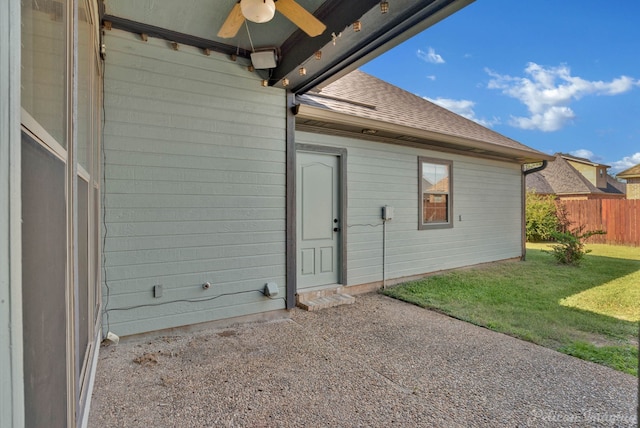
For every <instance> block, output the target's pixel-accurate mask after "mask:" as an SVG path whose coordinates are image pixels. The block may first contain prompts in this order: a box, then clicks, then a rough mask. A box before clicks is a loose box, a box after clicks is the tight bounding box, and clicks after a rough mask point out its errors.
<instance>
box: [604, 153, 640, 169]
mask: <svg viewBox="0 0 640 428" xmlns="http://www.w3.org/2000/svg"><path fill="white" fill-rule="evenodd" d="M638 164H640V152H636V153H634V154H632V155H631V156H625V157H623V158H622V159H621V160H619V161H615V162H611V169H610V172H611V173H613V174H616V173H618V172H620V171H624V170H625V169H629V168H631V167H632V166H635V165H638Z"/></svg>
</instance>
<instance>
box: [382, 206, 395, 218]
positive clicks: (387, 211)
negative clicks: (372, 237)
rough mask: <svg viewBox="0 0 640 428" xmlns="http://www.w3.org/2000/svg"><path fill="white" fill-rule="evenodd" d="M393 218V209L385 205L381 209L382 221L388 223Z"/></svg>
mask: <svg viewBox="0 0 640 428" xmlns="http://www.w3.org/2000/svg"><path fill="white" fill-rule="evenodd" d="M392 218H393V207H390V206H389V205H385V206H384V207H382V219H383V220H385V221H389V220H391V219H392Z"/></svg>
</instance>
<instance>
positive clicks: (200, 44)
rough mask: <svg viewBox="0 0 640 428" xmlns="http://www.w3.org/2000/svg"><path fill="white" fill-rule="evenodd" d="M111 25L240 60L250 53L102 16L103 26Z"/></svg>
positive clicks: (145, 25) (115, 17)
mask: <svg viewBox="0 0 640 428" xmlns="http://www.w3.org/2000/svg"><path fill="white" fill-rule="evenodd" d="M107 22H109V23H111V28H116V29H119V30H124V31H128V32H130V33H137V34H146V35H147V36H149V37H156V38H159V39H164V40H168V41H170V42H176V43H178V44H181V45H188V46H195V47H196V48H200V49H203V50H204V49H209V50H210V51H213V52H220V53H223V54H226V55H236V56H238V57H242V58H249V55H250V53H251V52H249V51H247V50H245V49H240V48H237V47H235V46H230V45H225V44H224V43H219V42H215V41H213V40H209V39H203V38H201V37H196V36H191V35H189V34H184V33H179V32H177V31H172V30H167V29H166V28H161V27H156V26H154V25H149V24H144V23H142V22H137V21H132V20H130V19H125V18H120V17H117V16H113V15H104V16H103V17H102V23H103V25H104V24H105V23H107Z"/></svg>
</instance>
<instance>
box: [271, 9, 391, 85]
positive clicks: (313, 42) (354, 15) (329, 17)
mask: <svg viewBox="0 0 640 428" xmlns="http://www.w3.org/2000/svg"><path fill="white" fill-rule="evenodd" d="M379 3H380V0H349V1H345V0H329V1H327V2H325V3H324V4H323V5H322V6H320V8H318V10H317V11H315V13H314V16H315V17H316V18H318V19H319V20H320V21H322V22H323V23H324V24H325V25H326V26H327V29H326V30H325V31H324V33H322V34H321V35H319V36H317V37H309V36H307V35H306V34H305V33H303V32H302V31H300V30H298V31H296V32H295V33H293V34H292V35H291V37H289V39H287V40H286V41H285V42H284V43H283V44H282V46H281V48H280V51H281V53H282V62H281V63H280V64H279V65H278V67H277V68H276V69H275V70H274V71H273V73H272V75H271V81H272V82H277V81H279V80H280V79H282V78H283V77H285V76H286V75H287V74H289V73H290V72H291V71H293V70H295V69H296V68H298V67H299V66H300V65H301V64H302V63H304V62H305V61H306V60H307V59H308V58H310V57H312V56H313V54H314V53H315V52H316V51H318V50H320V49H322V47H323V46H325V45H326V44H327V43H328V42H329V41H330V40H331V33H336V34H337V33H340V32H341V31H343V30H344V29H345V28H346V27H347V26H349V25H351V24H353V22H354V21H356V20H358V19H359V18H360V17H362V15H364V14H365V13H366V12H368V11H369V10H370V9H371V8H372V7H374V6H375V5H377V4H379Z"/></svg>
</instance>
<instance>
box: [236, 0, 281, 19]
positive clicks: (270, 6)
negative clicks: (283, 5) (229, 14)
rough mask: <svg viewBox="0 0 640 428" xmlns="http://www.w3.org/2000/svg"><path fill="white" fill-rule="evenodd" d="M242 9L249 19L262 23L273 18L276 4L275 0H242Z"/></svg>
mask: <svg viewBox="0 0 640 428" xmlns="http://www.w3.org/2000/svg"><path fill="white" fill-rule="evenodd" d="M240 10H241V11H242V15H243V16H244V17H245V18H246V19H248V20H249V21H251V22H255V23H257V24H262V23H263V22H269V21H271V20H272V19H273V15H275V13H276V5H275V3H274V2H273V0H241V1H240Z"/></svg>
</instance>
